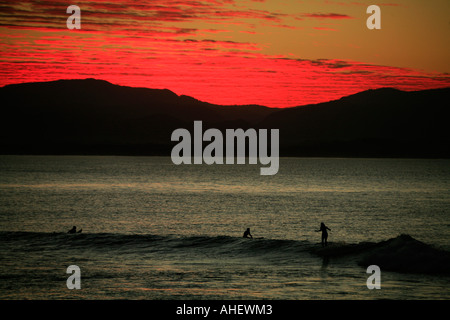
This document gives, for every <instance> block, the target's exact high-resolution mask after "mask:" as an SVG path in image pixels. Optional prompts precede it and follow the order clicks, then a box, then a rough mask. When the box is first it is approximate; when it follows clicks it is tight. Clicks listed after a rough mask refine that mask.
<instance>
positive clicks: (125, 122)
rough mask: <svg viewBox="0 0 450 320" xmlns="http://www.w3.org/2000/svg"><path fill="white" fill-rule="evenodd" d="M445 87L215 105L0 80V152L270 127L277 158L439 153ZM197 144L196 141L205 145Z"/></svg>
mask: <svg viewBox="0 0 450 320" xmlns="http://www.w3.org/2000/svg"><path fill="white" fill-rule="evenodd" d="M449 94H450V88H445V89H434V90H424V91H415V92H404V91H400V90H395V89H391V88H383V89H376V90H368V91H364V92H361V93H358V94H355V95H351V96H347V97H343V98H341V99H339V100H336V101H330V102H326V103H320V104H315V105H307V106H300V107H292V108H286V109H276V108H268V107H264V106H259V105H246V106H220V105H214V104H210V103H207V102H202V101H199V100H196V99H194V98H192V97H188V96H183V95H181V96H179V95H177V94H175V93H174V92H172V91H170V90H167V89H147V88H133V87H126V86H119V85H114V84H111V83H109V82H107V81H103V80H96V79H84V80H58V81H50V82H39V83H24V84H14V85H7V86H4V87H2V88H0V101H2V103H1V113H2V117H1V120H0V121H1V123H0V124H1V128H0V148H1V153H3V154H137V155H169V154H170V150H171V149H172V147H173V145H174V144H175V143H174V142H171V139H170V137H171V133H172V132H173V130H175V129H177V128H186V129H188V130H190V131H192V127H193V121H194V120H202V121H203V127H204V130H206V129H207V128H218V129H221V130H225V129H227V128H230V129H233V128H243V129H248V128H267V129H270V128H276V129H279V130H280V154H281V155H282V156H283V155H284V156H371V157H377V156H382V157H391V156H394V157H397V156H398V157H406V156H408V157H448V156H450V151H449V150H448V149H449V148H448V146H449V142H450V138H449V136H450V135H449V132H448V129H447V123H446V122H447V119H448V108H447V107H446V101H448V98H449ZM205 144H206V143H205Z"/></svg>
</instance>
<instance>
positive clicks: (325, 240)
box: [316, 222, 331, 247]
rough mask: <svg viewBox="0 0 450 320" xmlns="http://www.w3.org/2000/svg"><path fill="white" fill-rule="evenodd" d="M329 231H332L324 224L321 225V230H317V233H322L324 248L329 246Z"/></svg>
mask: <svg viewBox="0 0 450 320" xmlns="http://www.w3.org/2000/svg"><path fill="white" fill-rule="evenodd" d="M327 229H328V230H330V231H331V229H330V228H328V227H327V226H326V225H325V224H324V223H323V222H322V223H321V224H320V229H319V230H316V232H319V231H322V247H323V246H326V245H328V242H327V240H328V232H327Z"/></svg>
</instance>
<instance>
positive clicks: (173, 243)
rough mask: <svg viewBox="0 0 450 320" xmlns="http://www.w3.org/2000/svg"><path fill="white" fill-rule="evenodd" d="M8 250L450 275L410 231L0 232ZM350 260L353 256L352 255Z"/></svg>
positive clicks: (443, 255)
mask: <svg viewBox="0 0 450 320" xmlns="http://www.w3.org/2000/svg"><path fill="white" fill-rule="evenodd" d="M0 243H1V246H2V247H3V248H4V249H5V250H7V249H8V248H9V249H10V250H20V251H24V252H27V251H40V250H71V249H75V250H76V249H79V250H83V251H84V250H90V251H92V250H94V251H99V252H103V253H114V252H116V253H131V254H133V253H135V254H145V253H162V254H180V253H188V254H194V255H195V253H196V252H201V253H202V254H207V255H209V256H216V257H217V256H222V255H225V256H227V257H228V256H235V257H241V256H260V257H263V258H266V257H269V258H270V257H272V258H274V259H277V258H281V259H280V261H286V260H290V261H299V259H300V260H301V257H302V256H304V255H309V256H311V255H312V256H317V257H324V258H329V259H341V260H342V259H344V260H345V259H348V260H349V261H356V263H357V264H358V265H360V266H362V267H367V266H369V265H378V266H379V267H380V268H381V270H386V271H396V272H408V273H427V274H447V275H450V252H448V251H444V250H441V249H438V248H435V247H434V246H432V245H429V244H426V243H423V242H421V241H418V240H416V239H414V238H412V237H411V236H409V235H400V236H398V237H396V238H392V239H389V240H386V241H381V242H361V243H358V244H345V243H330V244H329V245H328V246H327V247H321V245H320V244H317V243H312V242H309V241H298V240H276V239H264V238H261V239H244V238H239V237H229V236H214V237H209V236H187V237H182V236H160V235H126V234H115V233H80V234H66V233H36V232H0ZM350 258H351V259H350Z"/></svg>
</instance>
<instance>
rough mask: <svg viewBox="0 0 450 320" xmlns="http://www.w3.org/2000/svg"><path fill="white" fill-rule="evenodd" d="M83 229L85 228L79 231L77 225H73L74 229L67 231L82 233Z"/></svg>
mask: <svg viewBox="0 0 450 320" xmlns="http://www.w3.org/2000/svg"><path fill="white" fill-rule="evenodd" d="M81 231H83V229H80V230H78V231H77V227H76V226H73V227H72V229H70V230H69V231H67V233H80V232H81Z"/></svg>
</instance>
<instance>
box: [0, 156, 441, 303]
mask: <svg viewBox="0 0 450 320" xmlns="http://www.w3.org/2000/svg"><path fill="white" fill-rule="evenodd" d="M259 169H260V166H259V165H213V166H208V165H190V166H188V165H181V166H176V165H174V164H172V162H171V159H170V158H169V157H114V156H98V157H96V156H0V262H1V264H0V299H148V300H154V299H168V300H177V299H183V300H186V299H220V300H227V299H257V300H259V299H286V300H309V299H326V300H329V299H342V300H345V299H449V298H450V289H449V288H450V263H449V261H450V258H449V254H450V161H449V160H425V159H423V160H420V159H337V158H281V159H280V169H279V172H278V174H276V175H275V176H261V175H260V174H259ZM321 222H324V223H325V224H326V225H327V226H328V227H329V228H331V231H330V232H329V239H328V240H329V245H328V247H326V248H324V249H322V246H321V244H320V240H321V239H320V233H319V232H316V230H317V229H318V228H319V226H320V223H321ZM72 226H77V228H78V229H82V230H83V231H82V233H79V234H68V233H67V231H68V230H69V229H71V228H72ZM246 228H250V229H251V233H252V235H253V237H254V239H243V238H242V234H243V232H244V231H245V229H246ZM369 264H375V265H378V266H379V267H380V270H381V279H380V282H381V289H379V290H377V289H374V290H369V289H368V287H367V279H368V277H369V276H370V274H368V273H367V270H366V268H367V265H369ZM70 265H77V266H78V267H79V268H80V270H81V278H80V279H81V289H79V290H77V289H73V290H69V289H68V288H67V284H66V281H67V279H68V277H69V276H70V274H67V273H66V270H67V267H68V266H70Z"/></svg>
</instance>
